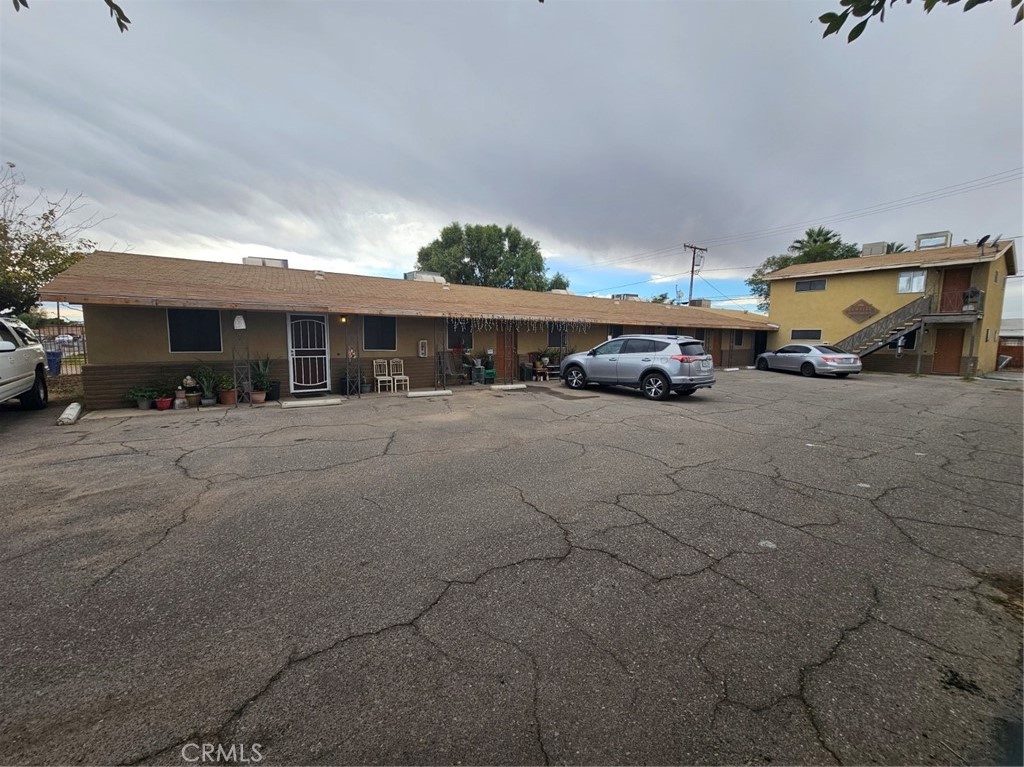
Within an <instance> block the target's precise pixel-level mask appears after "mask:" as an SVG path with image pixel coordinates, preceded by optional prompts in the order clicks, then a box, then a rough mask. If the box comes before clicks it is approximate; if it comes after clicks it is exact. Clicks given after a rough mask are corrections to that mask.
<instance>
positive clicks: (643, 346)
mask: <svg viewBox="0 0 1024 767" xmlns="http://www.w3.org/2000/svg"><path fill="white" fill-rule="evenodd" d="M652 351H654V341H652V340H650V339H649V338H629V339H626V343H625V344H623V346H622V353H623V354H647V353H648V352H652Z"/></svg>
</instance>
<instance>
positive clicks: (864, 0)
mask: <svg viewBox="0 0 1024 767" xmlns="http://www.w3.org/2000/svg"><path fill="white" fill-rule="evenodd" d="M912 2H913V0H906V3H907V5H910V4H911V3H912ZM959 2H960V0H924V11H925V13H931V12H932V9H933V8H934V7H935V6H937V5H940V4H941V5H956V4H957V3H959ZM988 2H991V0H967V2H965V3H964V11H965V12H966V11H969V10H971V9H972V8H976V7H978V6H979V5H981V4H982V3H988ZM886 4H888V5H889V7H890V8H891V7H892V6H894V5H896V0H839V6H840V7H841V8H843V11H842V12H841V13H832V12H829V13H824V14H822V15H821V16H819V17H818V21H820V22H821V23H822V24H824V25H825V32H824V34H822V37H828V36H829V35H834V34H837V33H838V32H839V30H840V29H842V28H843V25H844V24H845V23H846V20H847V19H849V18H850V16H853V17H854V18H858V19H863V21H861V22H859V23H858V24H856V25H855V26H854V27H853V29H851V30H850V34H849V35H848V36H847V38H846V42H847V43H852V42H853V41H854V40H856V39H857V38H858V37H860V36H861V34H862V33H863V32H864V29H865V28H866V27H867V25H868V21H870V20H871V19H872V18H873V17H875V16H877V17H878V21H879V22H884V21H885V6H886ZM1010 8H1011V9H1012V8H1016V9H1017V14H1016V17H1015V19H1014V22H1013V23H1014V24H1020V22H1021V20H1024V0H1010Z"/></svg>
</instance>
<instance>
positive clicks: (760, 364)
mask: <svg viewBox="0 0 1024 767" xmlns="http://www.w3.org/2000/svg"><path fill="white" fill-rule="evenodd" d="M757 369H758V370H767V369H768V360H766V359H765V358H764V357H758V360H757Z"/></svg>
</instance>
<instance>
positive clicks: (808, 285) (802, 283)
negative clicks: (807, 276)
mask: <svg viewBox="0 0 1024 767" xmlns="http://www.w3.org/2000/svg"><path fill="white" fill-rule="evenodd" d="M824 289H825V280H797V281H796V292H797V293H804V292H806V291H809V290H824Z"/></svg>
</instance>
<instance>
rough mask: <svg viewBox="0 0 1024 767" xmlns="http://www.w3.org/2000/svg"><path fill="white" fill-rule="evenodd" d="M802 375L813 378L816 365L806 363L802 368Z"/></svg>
mask: <svg viewBox="0 0 1024 767" xmlns="http://www.w3.org/2000/svg"><path fill="white" fill-rule="evenodd" d="M800 375H802V376H806V377H807V378H811V377H813V376H814V365H812V364H811V363H810V362H805V363H804V364H803V365H801V366H800Z"/></svg>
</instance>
